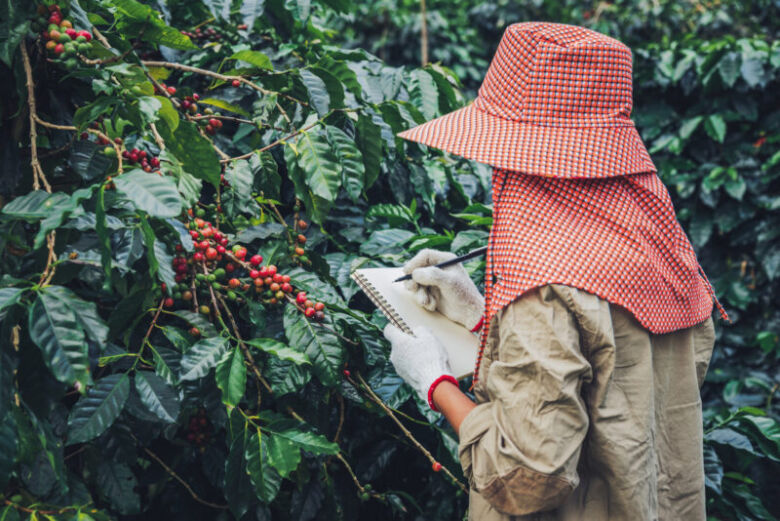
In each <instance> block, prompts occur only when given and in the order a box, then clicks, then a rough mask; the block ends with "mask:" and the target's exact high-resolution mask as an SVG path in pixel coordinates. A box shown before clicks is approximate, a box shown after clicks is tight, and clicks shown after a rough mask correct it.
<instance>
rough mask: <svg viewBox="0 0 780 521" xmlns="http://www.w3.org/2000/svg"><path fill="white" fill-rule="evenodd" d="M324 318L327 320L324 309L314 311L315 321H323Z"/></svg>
mask: <svg viewBox="0 0 780 521" xmlns="http://www.w3.org/2000/svg"><path fill="white" fill-rule="evenodd" d="M307 309H312V308H307ZM323 320H325V313H323V312H322V311H315V312H314V321H315V322H322V321H323Z"/></svg>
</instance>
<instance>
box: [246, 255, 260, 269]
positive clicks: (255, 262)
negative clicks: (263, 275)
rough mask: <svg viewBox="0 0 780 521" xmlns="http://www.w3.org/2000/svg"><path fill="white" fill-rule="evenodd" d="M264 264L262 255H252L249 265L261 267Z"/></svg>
mask: <svg viewBox="0 0 780 521" xmlns="http://www.w3.org/2000/svg"><path fill="white" fill-rule="evenodd" d="M262 262H263V256H262V255H252V258H251V259H249V264H251V265H252V266H260V264H261V263H262Z"/></svg>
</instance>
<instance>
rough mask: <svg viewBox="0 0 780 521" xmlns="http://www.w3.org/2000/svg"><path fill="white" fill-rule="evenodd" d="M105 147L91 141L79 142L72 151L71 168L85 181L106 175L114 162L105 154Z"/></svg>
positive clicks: (74, 144)
mask: <svg viewBox="0 0 780 521" xmlns="http://www.w3.org/2000/svg"><path fill="white" fill-rule="evenodd" d="M104 148H105V147H104V146H101V145H98V144H97V143H93V142H91V141H82V140H78V141H76V142H75V143H73V146H72V147H71V149H70V158H69V163H70V166H71V168H73V170H74V171H75V172H76V173H77V174H78V175H80V176H81V178H82V179H84V180H85V181H92V180H94V179H97V178H98V177H100V176H103V175H105V173H106V172H107V171H108V168H109V167H110V166H111V163H112V162H113V161H114V160H113V159H112V158H110V157H106V155H105V154H104V153H103V149H104Z"/></svg>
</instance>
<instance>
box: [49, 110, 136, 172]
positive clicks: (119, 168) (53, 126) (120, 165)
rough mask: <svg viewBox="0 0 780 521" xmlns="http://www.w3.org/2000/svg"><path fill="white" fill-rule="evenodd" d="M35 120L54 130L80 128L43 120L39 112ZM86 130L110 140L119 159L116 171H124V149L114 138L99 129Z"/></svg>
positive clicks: (70, 130) (76, 130)
mask: <svg viewBox="0 0 780 521" xmlns="http://www.w3.org/2000/svg"><path fill="white" fill-rule="evenodd" d="M35 121H36V122H37V123H38V124H39V125H40V126H42V127H46V128H50V129H53V130H66V131H69V132H78V130H79V129H77V128H76V127H74V126H72V125H57V124H56V123H49V122H48V121H44V120H42V119H41V118H40V117H38V115H37V114H36V116H35ZM86 131H87V132H89V133H90V134H95V135H96V136H98V137H99V138H102V139H103V140H104V141H108V143H109V144H110V145H111V146H112V147H113V149H114V153H115V154H116V160H117V168H116V171H117V173H118V174H121V173H122V172H124V167H123V164H124V163H123V161H122V149H121V148H120V147H119V145H117V144H116V143H115V142H114V140H112V139H111V138H110V137H108V136H107V135H106V134H104V133H103V132H101V131H99V130H98V129H95V128H88V129H87V130H86Z"/></svg>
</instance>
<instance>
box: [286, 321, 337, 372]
mask: <svg viewBox="0 0 780 521" xmlns="http://www.w3.org/2000/svg"><path fill="white" fill-rule="evenodd" d="M284 330H285V332H286V333H287V339H288V340H289V343H290V345H291V346H295V348H296V349H298V350H300V351H303V352H304V353H306V355H307V356H308V358H309V360H310V361H311V363H312V369H313V371H314V375H315V376H316V377H317V378H319V379H320V381H321V382H322V383H323V384H325V385H328V386H332V385H336V384H337V383H338V381H339V380H340V375H341V368H342V366H343V365H344V350H343V349H342V347H341V343H340V342H339V339H338V338H337V337H336V336H335V335H334V334H333V333H331V332H330V331H328V330H326V329H324V328H321V327H316V326H314V324H312V323H311V322H309V321H308V320H306V318H304V317H303V315H302V314H301V312H300V311H298V310H297V309H296V308H295V307H294V306H287V309H285V311H284Z"/></svg>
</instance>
